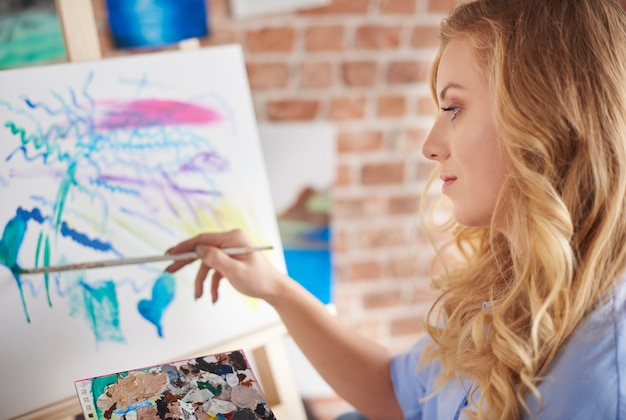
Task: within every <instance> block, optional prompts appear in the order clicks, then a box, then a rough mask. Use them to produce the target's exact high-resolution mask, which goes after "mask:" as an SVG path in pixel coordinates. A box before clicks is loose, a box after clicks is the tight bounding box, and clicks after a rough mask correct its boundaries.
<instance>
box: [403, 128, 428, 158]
mask: <svg viewBox="0 0 626 420" xmlns="http://www.w3.org/2000/svg"><path fill="white" fill-rule="evenodd" d="M427 136H428V131H427V130H423V129H421V128H416V129H408V130H406V132H405V134H404V144H403V149H404V150H405V151H412V152H415V153H418V154H419V155H420V156H421V153H422V146H423V145H424V141H426V137H427Z"/></svg>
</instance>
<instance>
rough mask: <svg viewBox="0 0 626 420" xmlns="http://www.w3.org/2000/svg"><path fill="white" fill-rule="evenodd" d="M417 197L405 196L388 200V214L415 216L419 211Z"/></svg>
mask: <svg viewBox="0 0 626 420" xmlns="http://www.w3.org/2000/svg"><path fill="white" fill-rule="evenodd" d="M419 205H420V200H419V195H405V196H397V197H391V198H390V199H389V206H388V208H389V214H415V215H417V212H418V211H419Z"/></svg>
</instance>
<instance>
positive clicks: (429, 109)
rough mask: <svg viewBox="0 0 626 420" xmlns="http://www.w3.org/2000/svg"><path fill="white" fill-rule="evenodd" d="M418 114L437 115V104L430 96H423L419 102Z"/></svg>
mask: <svg viewBox="0 0 626 420" xmlns="http://www.w3.org/2000/svg"><path fill="white" fill-rule="evenodd" d="M417 112H419V113H420V114H421V115H430V116H435V115H437V104H435V102H434V101H433V99H432V98H431V97H430V96H422V97H421V98H419V99H418V100H417Z"/></svg>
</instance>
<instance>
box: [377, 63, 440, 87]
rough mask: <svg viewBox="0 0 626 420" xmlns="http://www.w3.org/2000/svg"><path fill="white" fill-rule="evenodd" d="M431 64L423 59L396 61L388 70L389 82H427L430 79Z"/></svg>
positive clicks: (393, 83)
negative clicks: (422, 60)
mask: <svg viewBox="0 0 626 420" xmlns="http://www.w3.org/2000/svg"><path fill="white" fill-rule="evenodd" d="M429 71H430V64H427V63H423V62H421V61H394V62H393V63H391V64H390V65H389V69H388V70H387V82H388V83H389V84H392V85H395V84H404V83H417V82H425V81H427V80H428V74H429Z"/></svg>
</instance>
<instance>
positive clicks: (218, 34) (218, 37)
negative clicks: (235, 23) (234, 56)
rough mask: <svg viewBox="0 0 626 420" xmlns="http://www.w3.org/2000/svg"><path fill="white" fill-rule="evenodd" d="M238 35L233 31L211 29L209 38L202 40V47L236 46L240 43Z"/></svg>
mask: <svg viewBox="0 0 626 420" xmlns="http://www.w3.org/2000/svg"><path fill="white" fill-rule="evenodd" d="M238 41H239V40H238V39H237V34H236V33H235V31H233V30H229V29H223V28H214V29H211V33H210V34H209V36H207V37H204V38H200V45H201V46H203V47H208V46H211V45H224V44H234V43H236V42H238Z"/></svg>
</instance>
